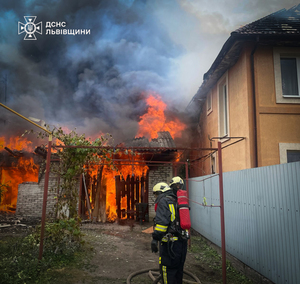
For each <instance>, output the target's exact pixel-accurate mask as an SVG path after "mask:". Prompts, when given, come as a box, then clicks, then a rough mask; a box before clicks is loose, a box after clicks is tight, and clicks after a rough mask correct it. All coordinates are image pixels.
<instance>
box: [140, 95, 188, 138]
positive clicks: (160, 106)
mask: <svg viewBox="0 0 300 284" xmlns="http://www.w3.org/2000/svg"><path fill="white" fill-rule="evenodd" d="M146 102H147V105H148V111H147V113H145V114H144V115H142V116H141V117H140V122H139V130H138V133H137V135H136V137H142V136H145V137H147V138H151V139H153V138H157V132H159V131H169V133H170V134H171V136H172V138H176V137H181V134H182V131H183V130H184V129H185V128H186V126H185V124H184V123H182V122H181V121H180V120H179V119H178V118H176V117H175V118H173V120H167V118H166V116H165V110H166V109H167V104H166V103H165V102H163V101H162V98H161V96H160V95H158V94H150V95H149V96H148V97H147V99H146Z"/></svg>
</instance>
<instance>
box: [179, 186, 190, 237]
mask: <svg viewBox="0 0 300 284" xmlns="http://www.w3.org/2000/svg"><path fill="white" fill-rule="evenodd" d="M177 203H178V209H179V210H178V211H179V219H180V227H181V229H183V230H186V231H187V230H189V229H190V228H191V216H190V208H189V201H188V197H187V191H186V190H182V189H179V190H178V191H177Z"/></svg>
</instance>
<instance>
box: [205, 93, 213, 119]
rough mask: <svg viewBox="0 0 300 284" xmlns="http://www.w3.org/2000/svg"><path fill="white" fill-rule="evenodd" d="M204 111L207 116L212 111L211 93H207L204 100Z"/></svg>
mask: <svg viewBox="0 0 300 284" xmlns="http://www.w3.org/2000/svg"><path fill="white" fill-rule="evenodd" d="M206 111H207V115H209V114H210V113H211V112H212V111H213V108H212V91H209V92H208V95H207V98H206Z"/></svg>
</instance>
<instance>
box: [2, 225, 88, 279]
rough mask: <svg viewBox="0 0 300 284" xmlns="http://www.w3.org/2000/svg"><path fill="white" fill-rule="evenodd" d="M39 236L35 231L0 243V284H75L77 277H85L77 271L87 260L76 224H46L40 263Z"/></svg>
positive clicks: (84, 245)
mask: <svg viewBox="0 0 300 284" xmlns="http://www.w3.org/2000/svg"><path fill="white" fill-rule="evenodd" d="M39 236H40V232H39V228H37V229H36V230H35V231H34V232H32V233H31V234H29V235H27V236H25V237H5V238H3V239H2V240H1V241H0V275H1V280H0V282H1V283H3V284H19V283H20V284H21V283H22V284H24V283H26V284H30V283H43V284H44V283H45V284H48V283H49V284H50V283H51V284H52V283H74V280H75V279H76V278H77V277H78V275H76V273H77V274H78V273H84V272H80V270H79V269H78V268H79V267H81V268H83V267H84V266H87V264H88V263H84V262H85V261H87V259H88V255H87V251H88V250H87V246H88V245H86V244H84V243H83V242H82V241H81V237H82V234H81V232H80V230H79V225H78V223H77V222H74V220H64V221H63V222H61V221H58V222H54V223H47V224H46V227H45V240H44V249H43V258H42V260H41V261H39V260H38V255H39ZM84 260H85V261H84ZM75 271H76V273H74V272H75Z"/></svg>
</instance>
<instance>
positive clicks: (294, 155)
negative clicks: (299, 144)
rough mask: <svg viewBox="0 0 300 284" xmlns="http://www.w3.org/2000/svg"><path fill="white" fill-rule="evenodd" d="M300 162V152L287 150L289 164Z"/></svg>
mask: <svg viewBox="0 0 300 284" xmlns="http://www.w3.org/2000/svg"><path fill="white" fill-rule="evenodd" d="M299 161H300V151H297V150H287V162H288V163H292V162H299Z"/></svg>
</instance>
